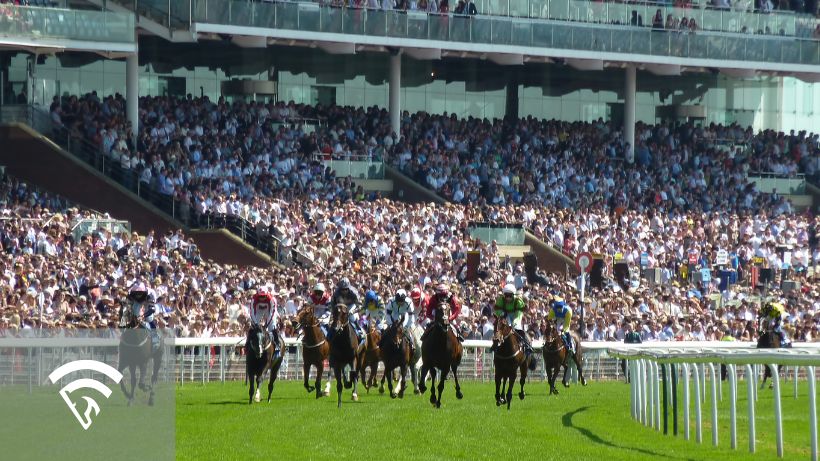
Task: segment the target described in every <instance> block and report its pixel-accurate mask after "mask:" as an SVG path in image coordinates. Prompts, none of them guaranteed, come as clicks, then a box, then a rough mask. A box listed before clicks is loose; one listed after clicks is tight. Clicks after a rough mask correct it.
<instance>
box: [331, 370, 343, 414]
mask: <svg viewBox="0 0 820 461" xmlns="http://www.w3.org/2000/svg"><path fill="white" fill-rule="evenodd" d="M333 377H334V378H336V396H337V400H336V408H342V365H341V364H339V363H336V364H334V365H333Z"/></svg>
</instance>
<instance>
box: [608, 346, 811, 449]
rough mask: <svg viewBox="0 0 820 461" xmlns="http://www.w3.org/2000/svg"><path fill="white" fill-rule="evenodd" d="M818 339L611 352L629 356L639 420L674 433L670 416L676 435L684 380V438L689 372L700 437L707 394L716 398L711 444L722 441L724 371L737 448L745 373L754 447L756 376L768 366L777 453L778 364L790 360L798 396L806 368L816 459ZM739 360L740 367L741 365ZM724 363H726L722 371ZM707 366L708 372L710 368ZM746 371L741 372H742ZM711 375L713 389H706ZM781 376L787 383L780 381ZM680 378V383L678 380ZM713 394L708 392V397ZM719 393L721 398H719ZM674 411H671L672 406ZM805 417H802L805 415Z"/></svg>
mask: <svg viewBox="0 0 820 461" xmlns="http://www.w3.org/2000/svg"><path fill="white" fill-rule="evenodd" d="M817 347H818V344H816V343H813V344H801V345H797V344H796V345H795V348H794V349H769V350H759V349H755V350H738V349H727V348H715V349H709V348H702V349H700V350H687V349H683V348H677V349H676V348H657V347H642V348H633V347H628V346H618V347H612V348H610V349H609V350H608V351H607V353H608V355H610V356H614V357H618V358H621V359H626V360H628V361H629V376H630V378H631V379H630V384H631V386H630V390H631V392H630V403H631V405H630V407H631V416H632V418H633V419H634V420H636V421H639V422H641V423H642V424H644V425H645V426H648V427H652V428H654V429H655V430H656V431H661V427H663V432H664V434H667V433H668V432H669V421H670V419H671V420H672V422H673V429H672V430H673V434H674V435H677V433H678V415H677V413H678V410H677V409H678V406H679V405H678V399H679V397H678V393H677V387H678V386H679V385H681V384H682V387H683V393H682V395H681V397H682V399H683V402H682V405H680V406H682V407H683V431H684V438H685V439H686V440H689V439H690V437H691V434H690V430H691V429H690V424H691V421H690V399H691V393H690V377H691V388H693V390H694V400H695V402H694V403H695V411H694V415H692V416H693V417H694V423H695V440H696V441H697V442H698V443H701V442H702V441H703V423H702V412H701V404H702V403H705V402H706V400H707V398H709V399H710V400H711V403H710V408H711V428H712V434H711V435H712V445H713V446H715V447H717V446H718V443H719V440H718V427H719V421H718V401H719V400H720V401H723V386H722V376H721V375H724V374H725V376H726V377H727V378H728V386H729V398H728V405H729V444H730V446H731V447H732V449H737V425H738V424H737V400H738V393H737V388H738V378H739V377H740V375H741V374H742V375H743V377H744V379H745V380H746V387H747V398H746V400H747V421H748V429H749V451H750V452H751V453H754V452H755V451H756V441H755V403H756V401H757V399H758V396H757V394H758V393H757V389H758V386H757V379H758V377H759V376H760V374H761V370H762V368H763V367H764V366H768V367H769V370H770V372H771V376H772V387H773V389H774V395H773V399H774V420H775V427H774V431H775V441H776V448H777V456H778V457H780V458H782V457H783V420H782V412H781V387H782V386H783V385H784V384H786V374H785V373H783V372H782V371H781V370H780V369H779V367H778V365H786V366H787V369H786V371H789V370H790V371H791V372H792V377H793V388H794V398H795V399H796V398H798V385H797V381H798V377H799V372H800V369H801V368H802V369H803V370H804V372H805V373H804V374H805V377H806V379H807V380H808V387H809V389H808V405H807V409H808V418H807V419H808V428H809V438H810V440H811V459H813V460H816V459H817V457H818V447H817V400H816V380H817V371H816V367H817V366H818V365H820V355H818V354H817V351H818V349H817ZM738 365H740V370H739V369H738ZM721 367H722V368H723V369H722V370H721ZM707 369H708V373H707ZM739 372H742V373H739ZM781 373H783V374H781ZM707 377H708V378H709V383H710V386H709V387H710V391H711V392H707V388H706V387H707V386H706V382H707ZM781 377H782V378H783V382H781ZM679 381H680V384H679ZM707 396H708V397H707ZM718 396H720V397H718ZM670 405H671V407H672V415H669V407H670ZM801 419H802V418H801Z"/></svg>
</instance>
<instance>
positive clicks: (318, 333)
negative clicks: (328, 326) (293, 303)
mask: <svg viewBox="0 0 820 461" xmlns="http://www.w3.org/2000/svg"><path fill="white" fill-rule="evenodd" d="M296 319H297V322H298V323H297V327H298V328H301V329H302V334H303V335H304V337H303V338H302V361H303V364H302V370H303V373H304V375H305V389H307V391H308V392H313V391H314V389H315V390H316V398H317V399H318V398H319V397H321V396H322V373H324V370H325V360H326V359H327V358H328V355H329V353H330V344H329V343H328V342H327V339H325V334H324V333H323V332H322V329H321V328H320V327H319V319H317V318H316V315H315V314H314V313H313V307H311V306H305V307H303V308H302V309H301V310H299V312H298V313H297V314H296ZM311 366H313V367H316V383H315V387H314V386H311V385H310V384H308V378H309V376H310V367H311ZM328 373H329V370H328ZM329 384H330V377H329V376H328V385H329ZM325 395H327V394H325Z"/></svg>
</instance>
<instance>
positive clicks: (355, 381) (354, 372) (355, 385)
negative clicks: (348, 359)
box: [350, 359, 359, 402]
mask: <svg viewBox="0 0 820 461" xmlns="http://www.w3.org/2000/svg"><path fill="white" fill-rule="evenodd" d="M350 366H351V367H352V370H350V380H351V381H352V382H353V396H352V399H353V401H354V402H358V401H359V392H358V389H359V370H358V369H357V367H356V360H355V359H354V360H353V363H352V364H351V365H350Z"/></svg>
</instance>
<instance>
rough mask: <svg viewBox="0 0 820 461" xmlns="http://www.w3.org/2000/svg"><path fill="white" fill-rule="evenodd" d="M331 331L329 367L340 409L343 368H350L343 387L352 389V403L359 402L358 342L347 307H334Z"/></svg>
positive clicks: (338, 305)
mask: <svg viewBox="0 0 820 461" xmlns="http://www.w3.org/2000/svg"><path fill="white" fill-rule="evenodd" d="M331 328H332V329H333V339H332V340H331V342H330V367H331V368H332V369H333V376H334V377H335V378H336V394H337V395H338V404H337V407H338V408H341V407H342V380H343V379H344V378H343V376H342V375H343V374H344V369H345V367H348V366H349V367H350V381H348V380H344V386H345V387H346V388H348V389H350V387H351V383H352V387H353V401H354V402H358V401H359V395H358V392H357V391H358V385H359V384H358V381H359V376H358V375H359V373H358V360H356V353H357V351H358V348H359V340H358V338H357V337H356V332H355V331H354V330H353V326H352V325H351V324H350V317H349V313H348V310H347V306H345V305H344V304H337V305H336V319H335V320H334V321H333V325H331Z"/></svg>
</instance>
